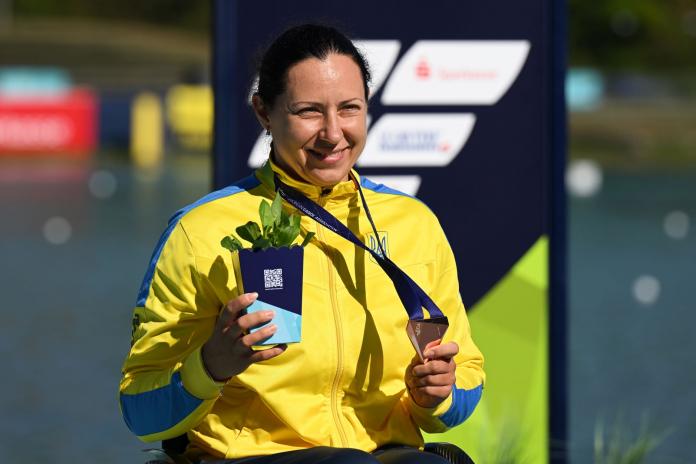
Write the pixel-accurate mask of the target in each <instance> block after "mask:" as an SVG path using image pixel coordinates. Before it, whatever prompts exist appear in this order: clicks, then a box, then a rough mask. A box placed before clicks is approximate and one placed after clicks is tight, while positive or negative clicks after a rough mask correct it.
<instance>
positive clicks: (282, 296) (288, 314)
mask: <svg viewBox="0 0 696 464" xmlns="http://www.w3.org/2000/svg"><path fill="white" fill-rule="evenodd" d="M259 216H260V219H261V224H260V225H259V224H258V223H256V222H254V221H249V222H247V223H246V224H244V225H241V226H239V227H237V228H236V229H235V231H236V232H237V235H238V236H239V238H241V239H242V240H245V241H247V242H249V243H251V247H249V248H245V247H244V246H243V245H242V242H241V241H240V240H239V238H237V237H236V236H235V235H232V234H230V235H227V236H225V237H223V239H222V240H221V242H220V244H221V245H222V246H223V247H224V248H226V249H228V250H230V251H231V252H232V259H233V264H234V271H235V275H236V277H237V283H238V286H239V290H240V294H241V293H247V292H257V293H258V294H259V297H258V298H257V299H256V301H255V302H254V303H253V304H251V306H249V307H248V308H247V309H246V311H247V312H248V313H251V312H255V311H260V310H264V309H265V310H268V309H271V310H273V311H275V317H274V318H273V323H274V324H276V326H277V327H278V330H277V331H276V333H275V334H273V336H272V337H270V338H268V339H266V340H264V341H263V342H261V343H260V345H275V344H278V343H297V342H299V341H300V338H301V333H302V331H301V328H302V265H303V256H304V247H305V246H306V245H307V244H308V243H309V241H310V240H311V239H312V237H313V236H314V232H308V233H307V235H306V236H305V238H304V240H303V242H302V244H301V245H299V246H298V245H296V244H295V240H296V239H297V237H298V236H299V235H300V216H299V215H296V214H288V213H287V212H285V211H283V208H282V199H281V197H280V195H279V194H277V193H276V196H275V198H274V199H273V203H271V204H269V203H268V202H267V201H266V200H261V204H260V205H259ZM259 328H260V327H258V328H256V329H252V332H254V331H256V330H258V329H259Z"/></svg>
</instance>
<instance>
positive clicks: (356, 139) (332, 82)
mask: <svg viewBox="0 0 696 464" xmlns="http://www.w3.org/2000/svg"><path fill="white" fill-rule="evenodd" d="M362 82H363V78H362V76H361V74H360V69H359V67H358V65H357V64H356V63H355V62H354V60H352V59H351V58H350V57H348V56H346V55H340V54H337V53H331V54H329V55H328V56H326V58H324V59H323V60H320V59H318V58H308V59H306V60H303V61H301V62H300V63H298V64H296V65H295V66H293V67H292V68H291V69H290V70H289V71H288V76H287V88H286V90H285V92H284V93H283V94H282V95H280V96H279V97H278V99H277V100H276V102H275V104H274V106H272V107H268V106H267V105H265V104H264V102H263V100H262V98H261V96H260V95H259V94H258V93H257V94H255V95H254V97H253V100H252V101H253V104H254V110H255V111H256V116H257V117H258V119H259V122H260V123H261V125H262V126H263V127H265V128H266V130H268V131H269V132H270V133H271V134H272V135H273V139H274V142H273V155H272V156H273V159H274V161H275V162H276V163H277V164H278V166H279V167H281V168H283V169H285V170H286V171H287V172H288V173H289V174H290V175H292V176H293V177H295V178H296V179H297V180H303V181H306V182H309V183H312V184H315V185H320V186H322V187H329V186H333V185H335V184H337V183H338V182H341V181H346V180H348V173H349V172H350V170H351V168H352V167H353V165H354V164H355V162H356V161H357V159H358V157H359V156H360V153H361V152H362V150H363V148H364V147H365V139H366V138H367V123H366V120H367V96H366V95H365V92H364V88H363V85H362Z"/></svg>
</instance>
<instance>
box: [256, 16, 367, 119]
mask: <svg viewBox="0 0 696 464" xmlns="http://www.w3.org/2000/svg"><path fill="white" fill-rule="evenodd" d="M331 53H337V54H340V55H346V56H348V57H350V58H351V59H352V60H353V61H354V62H355V64H357V65H358V67H359V68H360V73H361V74H362V79H363V87H364V89H365V100H367V98H368V93H369V90H368V84H369V82H370V70H369V68H368V65H367V61H366V60H365V58H364V57H363V56H362V54H361V53H360V52H359V51H358V49H357V48H355V45H353V42H351V40H350V39H349V38H348V37H346V36H345V35H343V34H342V33H341V32H339V31H338V30H337V29H335V28H333V27H330V26H323V25H318V24H304V25H301V26H295V27H292V28H290V29H288V30H286V31H285V32H284V33H282V34H281V35H280V36H279V37H278V38H277V39H276V40H275V41H274V42H273V43H272V44H271V46H270V47H268V50H266V53H265V54H264V55H263V57H262V58H261V62H260V64H259V69H258V72H259V85H258V89H257V91H256V93H257V94H258V95H259V97H260V98H261V101H262V102H263V103H264V105H266V106H267V107H268V108H273V105H274V104H275V101H276V98H277V97H278V96H279V95H281V94H282V93H283V92H285V87H286V83H287V74H288V70H289V69H290V68H291V67H292V66H293V65H295V64H297V63H299V62H300V61H302V60H304V59H307V58H312V57H313V58H317V59H319V60H325V59H326V57H327V56H328V55H329V54H331Z"/></svg>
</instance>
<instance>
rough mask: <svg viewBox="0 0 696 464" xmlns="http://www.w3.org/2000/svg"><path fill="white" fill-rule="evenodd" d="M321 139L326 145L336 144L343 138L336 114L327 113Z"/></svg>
mask: <svg viewBox="0 0 696 464" xmlns="http://www.w3.org/2000/svg"><path fill="white" fill-rule="evenodd" d="M320 135H321V138H322V139H323V140H324V141H326V142H327V143H331V144H333V145H335V144H338V143H339V142H340V141H341V139H342V138H343V130H342V129H341V122H340V120H339V118H338V114H336V113H327V114H326V116H325V117H324V127H323V128H322V132H321V134H320Z"/></svg>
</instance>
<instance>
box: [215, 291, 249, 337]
mask: <svg viewBox="0 0 696 464" xmlns="http://www.w3.org/2000/svg"><path fill="white" fill-rule="evenodd" d="M258 296H259V294H258V293H256V292H254V293H244V294H242V295H239V296H238V297H237V298H233V299H231V300H230V301H228V302H227V304H226V305H225V306H224V307H223V308H222V311H220V316H219V317H218V324H219V325H220V326H221V327H222V328H223V329H225V328H228V327H230V326H232V325H233V324H234V322H235V321H236V320H237V319H238V318H239V317H240V316H241V315H242V311H243V310H244V309H246V308H247V307H248V306H249V305H250V304H252V303H253V302H254V301H256V298H258Z"/></svg>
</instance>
